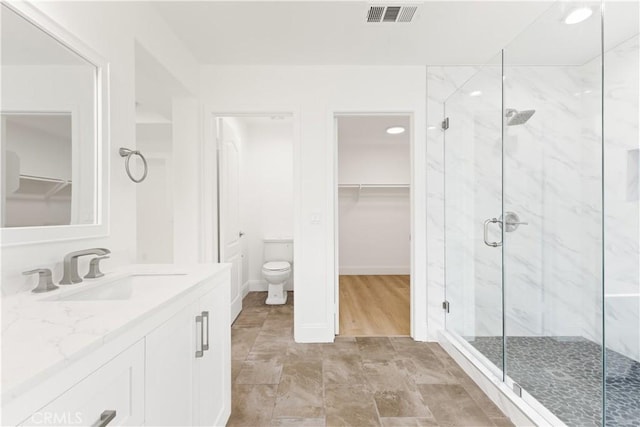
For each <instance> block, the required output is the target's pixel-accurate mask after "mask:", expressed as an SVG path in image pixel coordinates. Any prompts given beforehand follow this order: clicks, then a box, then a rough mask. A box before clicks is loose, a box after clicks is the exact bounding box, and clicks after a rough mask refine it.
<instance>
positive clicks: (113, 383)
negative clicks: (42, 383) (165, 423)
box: [21, 340, 145, 426]
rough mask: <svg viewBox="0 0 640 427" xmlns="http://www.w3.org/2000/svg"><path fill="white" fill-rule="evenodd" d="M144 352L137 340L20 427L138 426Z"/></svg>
mask: <svg viewBox="0 0 640 427" xmlns="http://www.w3.org/2000/svg"><path fill="white" fill-rule="evenodd" d="M144 350H145V349H144V340H141V341H139V342H138V343H136V344H134V345H133V346H131V347H130V348H128V349H127V350H125V351H123V352H122V353H121V354H119V355H118V356H116V357H115V358H114V359H112V360H111V361H109V362H108V363H107V364H105V365H104V366H102V367H100V368H99V369H98V370H96V371H95V372H93V373H92V374H91V375H89V376H88V377H87V378H85V379H83V380H82V381H80V382H79V383H78V384H76V385H74V386H73V387H72V388H70V389H69V390H68V391H66V392H65V393H64V394H62V395H61V396H59V397H57V398H56V399H55V400H54V401H52V402H51V403H49V404H48V405H47V406H45V407H44V408H42V409H40V410H39V411H38V412H36V413H34V414H32V415H31V416H30V417H29V419H27V420H26V421H25V422H23V423H22V424H21V425H23V426H36V425H40V426H42V425H74V424H75V425H88V426H103V425H108V426H139V425H142V424H143V422H144V369H145V366H144Z"/></svg>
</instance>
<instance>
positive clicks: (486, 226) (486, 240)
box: [484, 218, 502, 248]
mask: <svg viewBox="0 0 640 427" xmlns="http://www.w3.org/2000/svg"><path fill="white" fill-rule="evenodd" d="M492 223H493V224H496V223H500V224H501V223H502V221H500V220H499V219H498V218H491V219H488V220H486V221H485V222H484V244H485V245H487V246H491V247H492V248H497V247H498V246H502V242H490V241H489V224H492Z"/></svg>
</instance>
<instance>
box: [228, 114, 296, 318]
mask: <svg viewBox="0 0 640 427" xmlns="http://www.w3.org/2000/svg"><path fill="white" fill-rule="evenodd" d="M215 128H216V140H217V147H218V156H217V171H218V179H217V183H218V189H217V190H218V191H217V193H218V206H217V210H218V215H217V218H218V221H217V235H218V239H217V248H216V249H217V254H218V257H217V260H218V262H225V263H230V264H231V266H232V267H231V301H230V303H231V321H233V320H235V318H236V317H237V316H238V314H239V313H240V312H241V311H242V299H243V298H244V297H245V296H246V295H247V293H248V292H250V291H253V292H265V291H267V290H269V291H270V292H271V290H272V287H271V288H270V286H269V285H270V282H267V279H266V277H267V276H268V277H269V278H270V279H274V277H275V276H278V277H280V276H287V277H286V278H283V280H284V282H283V286H282V287H283V291H286V292H289V291H292V290H293V267H292V264H293V244H294V242H293V135H294V133H293V117H292V116H291V115H289V114H279V113H278V114H242V115H216V116H215ZM267 246H268V247H267ZM274 257H275V258H274ZM269 261H278V262H287V263H289V265H290V268H289V271H288V275H287V274H278V275H275V274H271V275H268V274H264V273H263V270H264V268H265V265H266V264H267V262H269ZM271 284H272V283H271ZM264 298H265V301H266V299H267V294H266V292H265V294H264Z"/></svg>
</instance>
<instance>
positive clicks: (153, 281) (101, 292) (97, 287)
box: [42, 273, 186, 301]
mask: <svg viewBox="0 0 640 427" xmlns="http://www.w3.org/2000/svg"><path fill="white" fill-rule="evenodd" d="M185 275H186V273H169V274H132V275H130V276H124V277H121V278H119V279H116V280H113V281H110V282H102V283H100V282H98V283H92V284H87V285H85V286H88V287H83V288H81V289H78V290H73V291H72V290H69V291H67V292H64V293H60V294H58V295H53V296H51V297H49V298H45V299H43V300H42V301H103V300H104V301H106V300H127V299H131V297H132V296H133V295H134V294H135V293H138V292H147V291H149V288H151V287H154V286H158V285H160V284H165V283H166V281H168V280H175V277H176V276H185Z"/></svg>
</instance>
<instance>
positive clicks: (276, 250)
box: [263, 237, 293, 263]
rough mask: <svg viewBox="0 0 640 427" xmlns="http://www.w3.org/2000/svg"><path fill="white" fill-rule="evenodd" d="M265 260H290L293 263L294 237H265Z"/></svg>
mask: <svg viewBox="0 0 640 427" xmlns="http://www.w3.org/2000/svg"><path fill="white" fill-rule="evenodd" d="M263 242H264V261H265V262H269V261H288V262H290V263H293V239H292V238H290V237H270V238H265V239H264V241H263Z"/></svg>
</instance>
